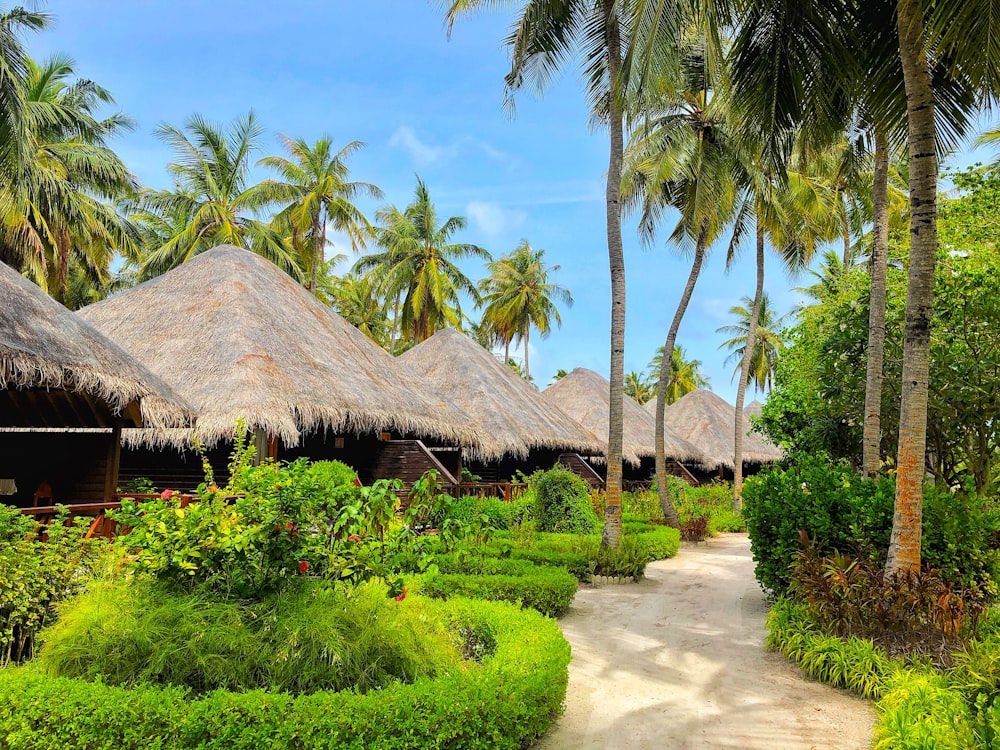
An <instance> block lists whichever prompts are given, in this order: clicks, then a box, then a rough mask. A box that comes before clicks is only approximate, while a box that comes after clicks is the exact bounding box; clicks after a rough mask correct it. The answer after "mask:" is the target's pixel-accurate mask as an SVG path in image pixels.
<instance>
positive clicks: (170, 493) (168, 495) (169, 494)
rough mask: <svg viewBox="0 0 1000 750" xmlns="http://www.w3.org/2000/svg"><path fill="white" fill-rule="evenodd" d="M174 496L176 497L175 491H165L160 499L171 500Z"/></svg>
mask: <svg viewBox="0 0 1000 750" xmlns="http://www.w3.org/2000/svg"><path fill="white" fill-rule="evenodd" d="M173 496H174V491H173V490H163V492H161V493H160V498H161V499H163V500H169V499H170V498H172V497H173Z"/></svg>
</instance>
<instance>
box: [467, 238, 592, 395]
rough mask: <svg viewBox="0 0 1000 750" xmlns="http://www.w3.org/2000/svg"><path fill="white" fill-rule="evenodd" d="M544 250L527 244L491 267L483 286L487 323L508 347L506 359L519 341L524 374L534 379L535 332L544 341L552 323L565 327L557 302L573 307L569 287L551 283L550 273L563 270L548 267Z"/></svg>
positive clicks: (522, 242)
mask: <svg viewBox="0 0 1000 750" xmlns="http://www.w3.org/2000/svg"><path fill="white" fill-rule="evenodd" d="M544 255H545V251H544V250H533V249H532V248H531V245H529V244H528V241H527V240H521V244H520V245H518V246H517V248H515V250H514V251H513V252H512V253H510V254H509V255H505V256H504V257H502V258H500V259H499V260H496V261H493V262H491V263H489V264H487V268H489V271H490V276H489V278H487V279H484V280H483V281H482V282H481V283H480V285H479V289H480V292H482V293H483V303H484V305H485V307H484V308H483V320H484V321H488V323H489V325H490V327H491V329H492V330H493V331H495V332H496V335H497V338H498V339H499V340H500V341H502V342H503V343H504V346H505V351H504V357H505V358H509V349H510V343H511V341H512V340H513V339H514V337H517V338H519V339H520V340H521V342H522V343H523V344H524V372H525V375H526V376H527V377H528V378H529V379H530V377H531V369H530V367H529V364H528V339H529V338H530V334H531V329H532V328H535V329H537V330H538V333H539V335H540V336H541V337H542V338H547V337H548V335H549V334H550V333H551V331H552V323H553V322H555V324H556V325H557V326H561V325H562V317H561V316H560V315H559V310H558V308H557V307H556V300H558V301H560V302H562V303H563V304H565V305H567V306H572V305H573V297H572V295H570V293H569V291H568V290H567V289H566V288H565V287H561V286H559V285H558V284H553V283H552V282H550V281H549V280H548V279H549V273H551V272H553V271H558V270H559V266H548V267H546V266H545V263H544V260H543V256H544Z"/></svg>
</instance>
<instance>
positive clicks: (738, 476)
mask: <svg viewBox="0 0 1000 750" xmlns="http://www.w3.org/2000/svg"><path fill="white" fill-rule="evenodd" d="M763 296H764V224H763V222H762V221H761V218H760V215H759V214H758V216H757V286H756V288H755V289H754V293H753V308H752V309H751V310H750V322H749V324H748V325H747V341H746V346H745V348H744V349H743V362H742V363H740V382H739V384H738V385H737V386H736V419H735V425H734V435H733V510H734V511H736V512H737V513H739V512H740V510H741V509H742V508H743V436H744V432H745V430H744V427H743V425H744V419H743V400H744V399H745V398H746V395H747V381H748V380H750V361H751V360H752V359H753V350H754V347H756V346H757V321H758V320H759V319H760V300H761V298H762V297H763Z"/></svg>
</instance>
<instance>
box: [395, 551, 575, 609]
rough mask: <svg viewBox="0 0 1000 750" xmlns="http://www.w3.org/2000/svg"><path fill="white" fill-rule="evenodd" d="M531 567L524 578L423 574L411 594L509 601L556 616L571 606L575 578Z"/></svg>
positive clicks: (563, 572)
mask: <svg viewBox="0 0 1000 750" xmlns="http://www.w3.org/2000/svg"><path fill="white" fill-rule="evenodd" d="M512 562H513V561H512ZM531 567H532V568H533V569H529V570H527V574H526V575H502V574H492V575H483V574H477V575H466V574H461V573H426V574H425V575H423V576H420V577H419V578H418V579H415V580H414V582H413V586H414V590H415V591H417V592H419V593H421V594H425V595H427V596H433V597H435V598H438V599H447V598H450V597H452V596H467V597H471V598H473V599H487V600H489V601H504V602H511V603H513V604H518V605H521V606H524V607H531V608H532V609H536V610H538V611H539V612H541V613H542V614H543V615H548V616H550V617H558V616H559V615H561V614H562V613H563V612H565V611H566V610H567V609H568V608H569V605H570V604H572V603H573V597H574V596H576V578H574V577H573V576H572V575H570V574H569V573H568V572H566V571H565V570H562V569H560V568H555V567H547V566H546V567H541V566H531Z"/></svg>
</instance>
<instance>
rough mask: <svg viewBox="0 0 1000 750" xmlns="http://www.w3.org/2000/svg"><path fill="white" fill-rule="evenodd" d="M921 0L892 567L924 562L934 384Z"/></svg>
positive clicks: (931, 197) (930, 186)
mask: <svg viewBox="0 0 1000 750" xmlns="http://www.w3.org/2000/svg"><path fill="white" fill-rule="evenodd" d="M922 14H923V11H922V9H921V2H920V0H899V2H898V5H897V18H898V30H899V54H900V58H901V59H902V63H903V82H904V85H905V87H906V114H907V124H908V129H909V146H910V268H909V272H908V275H907V282H906V325H905V329H904V338H903V383H902V392H901V398H900V408H899V445H898V448H897V461H898V466H897V474H896V506H895V513H894V514H893V518H892V537H891V539H890V541H889V556H888V559H887V560H886V563H885V574H886V576H890V575H892V574H894V573H897V572H900V571H904V570H916V569H917V568H919V567H920V532H921V523H922V520H923V519H922V516H923V480H924V461H925V459H924V454H925V453H926V448H927V391H928V377H929V368H930V333H931V317H932V315H933V309H932V307H933V304H934V265H935V261H936V255H937V153H936V151H935V141H936V136H937V131H936V128H935V123H934V93H933V91H932V89H931V79H930V75H929V73H928V71H927V58H926V53H925V52H924V47H923V36H924V28H923V15H922Z"/></svg>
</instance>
